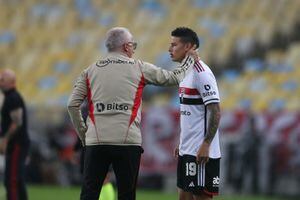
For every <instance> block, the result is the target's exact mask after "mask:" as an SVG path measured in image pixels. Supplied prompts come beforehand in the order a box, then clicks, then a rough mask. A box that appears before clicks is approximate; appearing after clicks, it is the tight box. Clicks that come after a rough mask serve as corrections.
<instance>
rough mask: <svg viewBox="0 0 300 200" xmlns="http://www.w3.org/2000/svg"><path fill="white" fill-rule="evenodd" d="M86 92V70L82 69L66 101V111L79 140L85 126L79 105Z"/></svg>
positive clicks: (81, 137)
mask: <svg viewBox="0 0 300 200" xmlns="http://www.w3.org/2000/svg"><path fill="white" fill-rule="evenodd" d="M87 92H88V89H87V71H86V70H84V71H83V72H82V73H81V74H80V76H79V78H78V79H77V81H76V83H75V86H74V89H73V91H72V94H71V96H70V98H69V101H68V112H69V115H70V118H71V121H72V123H73V125H74V127H75V129H76V131H77V134H78V136H79V138H80V139H81V140H83V139H84V134H85V132H86V129H87V128H86V125H85V123H84V120H83V118H82V115H81V110H80V106H81V104H82V103H83V101H84V100H85V98H86V97H87Z"/></svg>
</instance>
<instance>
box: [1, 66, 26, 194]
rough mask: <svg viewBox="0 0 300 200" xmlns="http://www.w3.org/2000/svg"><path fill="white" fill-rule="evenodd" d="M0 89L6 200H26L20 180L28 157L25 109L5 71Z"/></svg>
mask: <svg viewBox="0 0 300 200" xmlns="http://www.w3.org/2000/svg"><path fill="white" fill-rule="evenodd" d="M0 88H1V90H2V91H3V93H4V102H3V106H2V109H1V129H2V134H1V137H2V138H1V142H0V153H5V159H6V162H5V164H6V165H5V177H4V183H5V187H6V190H7V193H6V194H7V199H8V200H15V199H20V200H26V199H27V192H26V187H25V180H24V170H25V159H26V157H27V154H28V148H29V137H28V132H27V117H26V108H25V103H24V101H23V98H22V97H21V95H20V94H19V92H18V91H17V89H16V76H15V73H14V72H13V71H12V70H9V69H5V70H4V71H3V72H2V73H1V74H0Z"/></svg>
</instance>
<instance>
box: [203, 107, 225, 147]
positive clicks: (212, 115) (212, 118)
mask: <svg viewBox="0 0 300 200" xmlns="http://www.w3.org/2000/svg"><path fill="white" fill-rule="evenodd" d="M206 108H207V114H208V115H207V119H208V127H207V133H206V136H205V139H204V141H205V142H207V143H208V144H210V143H211V142H212V140H213V139H214V137H215V134H216V132H217V130H218V127H219V122H220V118H221V112H220V105H219V103H212V104H209V105H207V107H206Z"/></svg>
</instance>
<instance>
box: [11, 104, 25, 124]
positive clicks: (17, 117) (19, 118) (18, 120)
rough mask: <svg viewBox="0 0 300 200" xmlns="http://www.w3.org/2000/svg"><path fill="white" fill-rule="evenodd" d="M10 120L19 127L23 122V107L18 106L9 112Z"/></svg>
mask: <svg viewBox="0 0 300 200" xmlns="http://www.w3.org/2000/svg"><path fill="white" fill-rule="evenodd" d="M10 117H11V119H12V121H13V122H14V123H15V124H16V125H17V126H18V127H19V126H22V124H23V109H22V108H18V109H16V110H13V111H12V112H11V113H10Z"/></svg>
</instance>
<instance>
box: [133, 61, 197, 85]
mask: <svg viewBox="0 0 300 200" xmlns="http://www.w3.org/2000/svg"><path fill="white" fill-rule="evenodd" d="M139 65H140V67H141V71H142V73H143V75H144V78H145V81H146V83H148V84H153V85H159V86H173V85H179V83H180V82H181V81H182V80H183V78H184V77H185V75H186V74H187V73H188V71H189V70H190V69H191V68H192V66H193V65H194V59H193V58H192V57H191V56H187V57H186V58H185V59H184V60H183V62H181V64H180V65H179V66H178V67H176V68H175V69H174V70H172V71H168V70H165V69H162V68H160V67H157V66H155V65H153V64H150V63H147V62H141V61H139Z"/></svg>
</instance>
